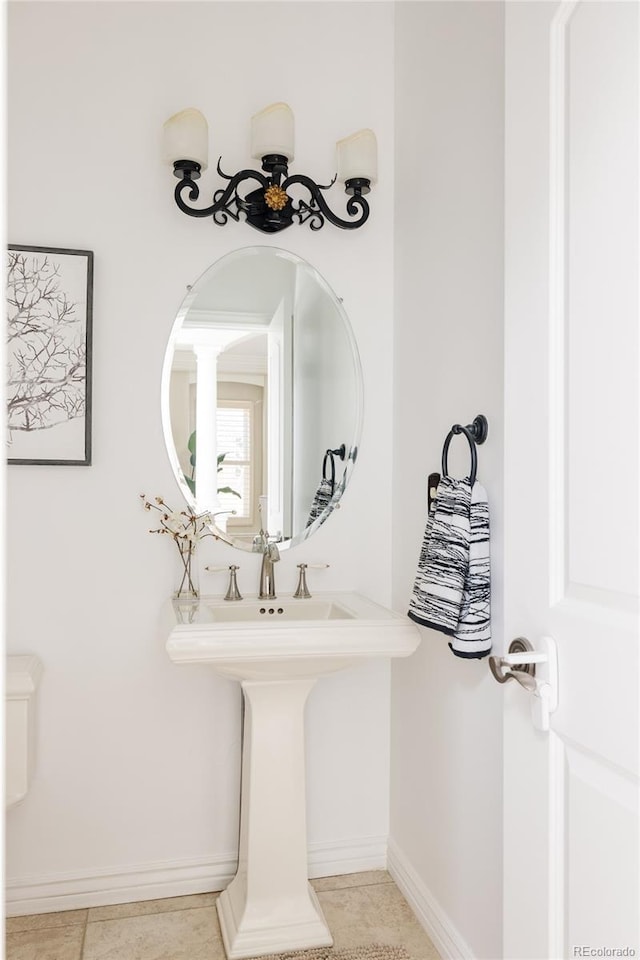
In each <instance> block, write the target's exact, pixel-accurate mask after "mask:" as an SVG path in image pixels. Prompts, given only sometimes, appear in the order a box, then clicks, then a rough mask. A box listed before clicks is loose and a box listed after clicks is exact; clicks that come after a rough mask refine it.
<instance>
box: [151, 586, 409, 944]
mask: <svg viewBox="0 0 640 960" xmlns="http://www.w3.org/2000/svg"><path fill="white" fill-rule="evenodd" d="M165 625H166V633H167V635H168V639H167V652H168V654H169V657H170V658H171V660H172V661H174V662H175V663H179V664H189V663H193V664H206V665H208V666H210V667H212V668H213V669H214V670H215V671H216V672H218V673H221V674H223V675H225V676H228V677H232V678H233V679H235V680H238V681H239V682H240V683H241V684H242V690H243V694H244V706H245V712H244V719H245V722H244V736H243V744H242V781H241V791H242V797H241V804H240V850H239V856H238V872H237V874H236V876H235V877H234V878H233V880H232V881H231V883H230V884H229V886H228V887H227V889H226V890H224V891H223V892H222V893H221V895H220V897H219V898H218V900H217V901H216V907H217V910H218V915H219V918H220V929H221V931H222V939H223V942H224V947H225V951H226V953H227V957H228V958H229V960H242V958H247V957H261V956H266V955H267V954H273V953H284V952H287V951H298V950H305V949H310V948H313V947H324V946H331V944H332V943H333V938H332V936H331V931H330V930H329V927H328V926H327V923H326V920H325V918H324V916H323V913H322V908H321V907H320V904H319V902H318V898H317V896H316V894H315V891H314V890H313V888H312V887H311V886H310V884H309V882H308V877H307V831H306V800H305V753H304V750H305V737H304V709H305V703H306V700H307V697H308V695H309V693H310V691H311V689H312V687H313V685H314V684H315V682H316V680H317V679H318V678H319V677H321V676H322V675H323V674H329V673H334V672H335V671H337V670H342V669H344V668H346V667H351V666H354V665H355V664H357V663H362V662H364V661H366V660H370V659H372V658H379V657H385V658H386V657H407V656H409V655H410V654H412V653H413V652H414V651H415V649H416V648H417V646H418V643H419V642H420V632H419V629H418V627H417V626H416V624H415V623H413V622H412V621H411V620H409V618H408V617H404V616H400V615H398V614H396V613H393V611H391V610H387V609H385V607H381V606H380V605H379V604H377V603H374V602H373V601H371V600H368V599H366V598H365V597H362V596H360V595H359V594H357V593H346V592H338V593H332V594H322V595H320V594H316V595H314V597H313V598H311V599H296V598H295V597H293V596H291V595H290V594H289V595H280V596H279V597H278V598H277V599H276V600H259V599H258V598H256V597H247V598H245V599H243V600H239V601H225V600H223V599H222V598H217V597H201V598H200V600H199V601H196V602H193V601H186V602H181V601H178V600H172V601H169V602H168V603H167V605H166V607H165Z"/></svg>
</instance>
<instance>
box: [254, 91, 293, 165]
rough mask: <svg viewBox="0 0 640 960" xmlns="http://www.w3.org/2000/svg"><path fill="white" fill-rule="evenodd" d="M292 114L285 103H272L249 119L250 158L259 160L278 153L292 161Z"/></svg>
mask: <svg viewBox="0 0 640 960" xmlns="http://www.w3.org/2000/svg"><path fill="white" fill-rule="evenodd" d="M293 145H294V132H293V112H292V110H291V107H290V106H289V105H288V104H286V103H272V104H271V106H270V107H265V108H264V110H261V111H260V113H256V114H255V115H254V116H253V117H251V156H252V157H254V159H256V160H260V159H261V158H262V157H265V156H266V155H267V154H269V153H278V154H280V155H282V156H284V157H286V158H287V160H293V157H294V153H293Z"/></svg>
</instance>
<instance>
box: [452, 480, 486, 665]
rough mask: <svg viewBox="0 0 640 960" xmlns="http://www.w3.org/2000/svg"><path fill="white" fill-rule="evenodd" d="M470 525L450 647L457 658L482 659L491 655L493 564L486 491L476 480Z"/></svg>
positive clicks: (472, 492) (472, 493) (472, 494)
mask: <svg viewBox="0 0 640 960" xmlns="http://www.w3.org/2000/svg"><path fill="white" fill-rule="evenodd" d="M469 523H470V528H471V539H470V543H469V568H468V570H467V576H466V579H465V584H464V590H463V594H462V605H461V607H460V619H459V621H458V626H457V628H456V630H455V632H454V634H453V641H452V642H451V643H450V644H449V646H450V647H451V649H452V650H453V652H454V653H455V655H456V656H457V657H467V658H480V657H486V656H487V654H488V653H490V652H491V563H490V556H489V532H490V531H489V504H488V501H487V492H486V490H485V489H484V487H483V486H482V485H481V484H479V483H478V482H477V481H476V483H474V485H473V489H472V491H471V508H470V513H469Z"/></svg>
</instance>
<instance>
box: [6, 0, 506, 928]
mask: <svg viewBox="0 0 640 960" xmlns="http://www.w3.org/2000/svg"><path fill="white" fill-rule="evenodd" d="M276 7H277V8H278V9H276ZM363 24H366V43H365V42H364V41H363V39H362V37H363V34H362V28H363ZM372 51H374V52H375V55H374V56H372ZM8 71H9V72H8V124H9V126H8V134H9V151H8V174H9V187H8V191H7V201H8V236H7V239H8V241H9V242H11V243H22V244H35V245H43V246H53V247H70V248H84V249H91V250H93V251H94V253H95V288H94V324H95V328H94V361H93V373H94V413H93V451H94V457H93V465H92V466H91V467H88V468H80V467H46V466H12V467H10V468H9V470H8V478H7V498H8V510H7V513H8V531H7V533H8V540H7V556H8V587H7V600H8V602H7V647H8V650H9V651H10V652H12V653H23V652H30V653H35V654H37V655H38V656H39V657H40V658H41V659H42V661H43V663H44V678H43V680H42V683H41V686H40V690H39V721H38V757H37V766H36V776H35V780H34V782H33V784H32V787H31V791H30V793H29V795H28V796H27V798H26V800H25V801H24V803H23V804H22V805H20V806H19V807H17V808H15V809H14V810H12V811H11V812H10V814H9V821H8V829H7V856H6V874H7V885H8V894H9V898H10V899H14V900H16V899H20V900H21V904H16V903H14V904H13V907H12V908H10V909H12V912H18V911H20V910H23V911H25V912H29V911H32V910H34V909H36V910H37V909H47V908H63V907H65V906H71V905H72V899H73V895H75V894H77V893H78V891H79V890H86V891H87V896H86V898H85V899H84V901H83V902H91V900H92V898H93V902H106V901H107V900H108V899H110V898H111V899H113V900H118V899H131V898H133V899H137V898H139V897H141V896H149V895H154V894H155V895H157V896H161V895H169V894H170V893H171V892H173V891H175V892H179V891H180V890H186V889H198V888H199V889H207V888H209V889H211V888H212V886H213V885H214V884H215V883H216V882H218V881H220V878H221V877H223V876H228V873H229V870H230V869H231V866H232V860H233V856H234V852H235V850H236V846H237V815H238V776H239V713H240V698H239V689H238V687H237V686H236V685H234V684H233V683H232V682H231V681H226V680H223V679H219V678H217V677H216V676H215V675H214V674H213V673H210V672H208V671H207V670H206V669H204V668H203V669H201V668H184V669H181V668H179V667H175V666H174V665H172V664H170V663H169V661H168V658H167V656H166V653H165V651H164V638H163V636H162V635H161V633H160V632H159V629H158V612H159V609H160V605H161V603H162V602H163V600H164V598H165V597H166V596H167V595H168V594H169V592H170V591H171V589H172V587H173V586H174V573H175V566H174V562H175V558H174V557H173V555H172V545H171V544H170V543H167V542H164V541H160V540H159V538H157V537H152V536H150V535H149V534H148V533H147V532H146V531H147V529H148V527H149V522H148V521H149V517H148V515H147V514H145V513H144V511H143V510H142V508H141V505H140V502H139V500H138V495H139V494H140V493H141V492H143V491H144V492H145V493H146V494H148V495H155V494H162V495H164V496H165V497H166V498H167V499H168V500H169V501H170V502H171V501H173V502H175V501H176V500H177V498H178V495H177V492H176V490H177V488H176V486H175V483H174V480H173V477H172V475H171V472H170V468H169V464H168V459H167V456H166V454H165V451H164V446H163V439H162V431H161V425H160V398H159V389H160V375H161V367H162V359H163V353H164V348H165V343H166V339H167V337H168V334H169V331H170V329H171V325H172V322H173V317H174V315H175V312H176V310H177V308H178V306H179V305H180V303H181V301H182V298H183V295H184V293H185V287H186V285H187V284H189V283H192V282H193V281H194V280H195V279H196V278H197V277H198V276H199V275H200V274H201V273H202V271H203V270H204V269H205V268H206V267H207V266H208V265H209V264H210V263H211V262H213V261H214V260H216V259H218V258H219V257H221V256H222V255H224V254H226V253H228V252H229V251H230V250H232V249H234V248H237V247H244V246H249V245H252V244H256V243H258V244H270V243H273V244H274V245H276V246H282V247H285V248H286V249H290V250H291V251H293V252H294V253H297V254H298V255H300V256H302V257H304V258H305V259H308V260H309V261H311V262H312V263H313V264H314V265H315V266H316V267H317V268H318V269H319V270H320V272H321V273H322V274H324V276H325V277H326V279H327V280H328V282H329V284H330V285H331V286H332V287H333V288H334V289H335V290H336V292H337V293H338V295H340V296H341V297H343V298H344V305H345V308H346V310H347V312H348V314H349V316H350V319H351V322H352V324H353V327H354V331H355V336H356V339H357V342H358V345H359V349H360V353H361V357H362V362H363V367H364V376H365V396H366V412H365V417H366V420H365V428H364V435H363V439H362V454H361V456H360V457H359V458H358V464H357V467H356V469H355V472H354V477H353V481H352V484H351V486H350V487H349V489H348V491H347V493H346V494H345V497H344V499H343V509H342V510H340V511H339V512H337V513H336V514H335V515H334V516H333V517H332V518H331V520H330V521H329V522H328V523H326V524H325V525H324V526H323V527H322V529H321V530H320V531H319V532H318V533H317V534H316V535H315V537H314V539H313V540H312V541H311V542H309V543H308V544H306V545H305V546H304V547H302V548H298V549H294V550H292V551H291V552H290V553H288V554H287V555H286V556H284V557H283V560H282V562H281V563H279V564H278V568H277V571H276V573H277V580H278V583H279V586H280V589H281V590H285V591H286V590H291V589H293V587H294V585H295V574H296V569H295V564H296V563H299V562H301V561H303V560H305V561H320V560H326V561H327V562H330V563H331V568H330V569H329V570H328V571H326V572H319V571H316V573H315V575H314V577H313V578H312V582H311V589H312V590H313V588H314V587H315V588H316V589H318V588H332V587H344V588H355V589H359V590H362V591H363V592H364V593H366V594H369V595H371V596H372V597H376V598H379V599H380V600H382V601H383V602H384V601H387V602H390V579H391V568H390V561H391V558H390V554H389V551H388V550H387V549H386V545H387V544H388V543H389V540H390V535H391V510H390V503H391V496H390V494H391V467H390V460H389V457H388V450H389V449H390V444H391V378H392V370H391V363H390V355H391V348H392V308H393V299H392V264H393V249H392V243H393V229H392V227H393V206H392V200H393V147H392V145H393V9H392V6H391V5H390V4H387V3H372V4H366V3H354V4H349V3H339V4H332V3H318V4H316V3H304V4H297V3H291V4H272V3H256V4H252V3H208V2H195V3H192V4H190V3H185V2H175V3H172V2H167V3H155V2H142V3H135V2H128V3H101V2H97V3H91V2H85V3H74V2H71V3H65V2H60V3H53V4H52V3H46V2H44V3H31V2H19V3H12V4H10V5H9V26H8ZM345 91H347V92H348V95H345ZM279 99H285V100H287V101H288V102H289V103H290V104H291V106H292V108H293V110H294V113H295V116H296V125H297V132H296V133H297V150H296V153H297V156H296V161H295V165H294V169H295V170H296V171H301V172H305V173H308V174H310V175H311V176H313V177H315V178H316V179H317V180H318V181H320V182H327V178H329V177H330V176H331V175H332V173H333V166H334V160H333V150H334V146H333V145H334V142H335V140H337V139H338V138H340V137H342V136H345V135H347V134H348V133H350V132H352V131H353V130H355V129H357V128H359V127H361V126H371V127H373V128H374V129H375V130H376V131H377V133H378V136H379V143H380V182H379V184H378V186H377V187H376V189H375V192H374V193H373V194H372V201H373V208H374V214H373V215H372V217H371V219H370V221H369V223H368V224H367V225H366V226H365V227H364V228H363V229H361V230H359V231H357V232H356V233H350V232H347V231H340V230H337V229H335V228H332V227H331V226H330V225H328V226H326V227H325V228H324V229H323V230H322V231H321V232H320V233H312V232H311V231H310V230H309V229H308V227H299V226H294V227H292V228H291V229H290V230H289V231H288V232H286V233H285V234H283V235H282V236H281V237H278V238H275V239H272V238H270V237H268V236H266V235H262V234H258V233H254V232H253V231H251V229H250V228H249V227H247V226H245V225H243V224H233V223H232V224H230V225H228V226H227V227H224V228H221V227H215V226H214V225H213V224H212V223H211V222H209V221H199V220H193V219H189V218H187V217H185V216H184V215H183V214H182V213H180V212H179V211H178V210H177V208H176V207H175V205H174V202H173V198H172V191H173V184H174V182H175V181H174V178H173V176H172V173H171V171H170V170H169V169H168V168H166V167H165V166H164V165H163V164H162V162H161V156H160V144H161V127H162V123H163V121H164V120H165V119H166V118H167V117H168V116H169V115H170V114H172V113H173V112H175V111H176V110H179V109H181V108H182V107H185V106H189V105H193V106H196V107H198V108H200V109H201V110H202V111H203V112H204V113H205V115H206V116H207V117H208V118H209V122H210V128H211V142H212V149H211V155H212V160H213V162H214V164H215V159H216V158H217V156H218V154H219V153H222V154H223V166H224V168H225V169H227V170H231V171H234V170H236V169H239V168H240V167H241V166H243V165H247V162H248V160H249V118H250V116H251V114H252V113H253V112H255V111H256V110H258V109H260V108H262V107H263V106H264V105H266V104H268V103H270V102H273V101H274V100H279ZM200 182H201V184H202V187H203V191H204V192H205V193H206V194H210V192H211V191H212V190H213V186H214V183H215V185H216V186H218V185H219V182H218V181H217V178H216V176H215V172H214V170H213V169H210V170H209V171H208V172H207V173H206V174H205V176H204V177H203V179H202V181H200ZM336 199H337V200H338V202H340V203H342V197H341V196H340V194H339V193H337V195H336ZM203 201H204V202H206V201H207V198H206V196H203ZM342 209H344V208H342ZM478 399H481V398H478ZM489 412H490V411H489ZM372 517H375V528H376V538H377V541H378V542H379V543H380V544H381V545H383V546H381V549H379V550H375V551H373V550H372V549H371V543H370V534H371V526H372ZM203 554H204V556H203V561H204V562H208V563H210V562H215V563H217V564H222V563H226V562H232V561H236V562H237V561H238V559H239V562H240V567H241V569H240V571H239V582H240V587H241V589H243V590H244V591H246V592H252V591H255V589H256V588H257V581H258V568H259V562H260V558H259V557H258V556H255V557H254V556H252V555H250V554H242V555H238V554H236V553H233V552H232V551H230V550H229V549H227V548H225V547H223V546H218V545H216V544H214V543H213V542H212V541H207V542H206V549H205V550H204V551H203ZM204 576H206V575H204ZM205 582H206V583H207V586H208V588H209V589H210V590H211V591H212V592H219V591H221V590H223V587H224V582H223V578H222V577H220V578H219V579H217V580H216V579H213V580H212V581H210V582H209V581H205ZM388 678H389V673H388V668H387V667H385V666H384V665H379V666H372V667H367V668H359V669H358V670H354V671H351V672H345V673H344V674H343V675H341V676H337V677H335V678H331V679H326V680H323V681H322V682H320V683H319V684H318V686H317V687H316V689H315V691H314V692H313V694H312V697H311V700H310V704H309V711H308V720H309V723H308V740H309V746H310V750H309V757H310V760H309V798H308V810H309V834H310V840H311V842H312V849H313V850H314V851H315V856H316V860H317V861H318V864H319V866H318V867H317V870H318V871H319V872H322V871H323V870H324V871H325V872H333V871H335V870H336V869H337V870H339V869H352V868H354V867H356V868H357V866H358V865H359V864H360V863H361V862H362V863H363V864H364V865H365V866H366V865H374V863H375V862H379V861H380V858H381V857H383V855H384V840H385V837H386V834H387V829H388V759H389V758H388V749H389V682H388ZM338 781H339V782H340V790H339V791H336V789H335V784H336V782H338ZM348 855H351V856H353V857H354V860H353V861H352V862H349V863H346V864H345V862H344V859H343V860H341V858H344V857H345V856H348ZM359 856H361V857H363V858H364V860H358V857H359ZM368 856H369V857H370V861H368V860H367V857H368ZM331 857H333V858H334V859H335V860H336V861H339V862H336V863H333V864H329V863H328V858H331ZM145 871H148V872H145ZM165 881H166V882H165ZM134 883H138V884H140V886H139V887H137V888H136V889H133V890H132V889H129V888H130V887H131V886H132V885H133V884H134ZM154 884H155V885H154ZM109 891H110V892H109ZM66 894H69V897H68V898H67V899H64V896H65V895H66ZM132 894H133V896H132ZM56 897H61V898H62V899H58V900H56V899H55V898H56Z"/></svg>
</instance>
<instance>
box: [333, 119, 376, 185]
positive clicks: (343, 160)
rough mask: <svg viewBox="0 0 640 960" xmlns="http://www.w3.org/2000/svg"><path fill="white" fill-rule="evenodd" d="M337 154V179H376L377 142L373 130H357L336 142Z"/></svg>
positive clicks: (344, 180) (343, 180)
mask: <svg viewBox="0 0 640 960" xmlns="http://www.w3.org/2000/svg"><path fill="white" fill-rule="evenodd" d="M336 149H337V155H338V180H339V181H340V183H346V182H347V181H349V180H362V179H364V180H369V181H370V182H371V183H375V182H376V181H377V179H378V143H377V140H376V135H375V133H374V132H373V130H358V132H357V133H352V134H351V136H350V137H345V138H344V140H338V142H337V144H336Z"/></svg>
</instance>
